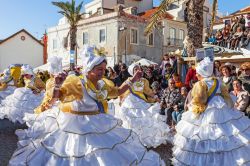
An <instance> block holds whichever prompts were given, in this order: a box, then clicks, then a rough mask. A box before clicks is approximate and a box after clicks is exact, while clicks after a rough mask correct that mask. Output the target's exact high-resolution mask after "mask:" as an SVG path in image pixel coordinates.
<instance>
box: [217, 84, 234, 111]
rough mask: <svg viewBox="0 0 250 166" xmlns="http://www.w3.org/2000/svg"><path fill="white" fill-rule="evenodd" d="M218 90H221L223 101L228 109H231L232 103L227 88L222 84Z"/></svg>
mask: <svg viewBox="0 0 250 166" xmlns="http://www.w3.org/2000/svg"><path fill="white" fill-rule="evenodd" d="M220 89H221V95H222V97H223V99H224V100H225V102H226V103H227V105H228V107H230V108H232V107H233V101H232V98H231V97H230V94H229V93H228V88H227V86H226V85H225V84H224V83H222V84H221V87H220Z"/></svg>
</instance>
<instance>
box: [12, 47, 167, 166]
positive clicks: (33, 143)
mask: <svg viewBox="0 0 250 166" xmlns="http://www.w3.org/2000/svg"><path fill="white" fill-rule="evenodd" d="M98 53H99V52H97V51H95V49H94V48H93V47H86V48H85V49H84V51H83V53H82V54H83V66H85V70H84V72H85V73H86V75H85V77H84V79H80V78H79V77H77V76H74V75H69V76H68V77H67V78H66V79H65V80H64V78H63V77H55V83H56V84H55V88H54V93H53V99H52V100H51V101H50V103H51V104H53V102H54V101H56V100H57V99H59V100H60V103H59V105H58V107H53V108H52V109H53V110H55V111H57V112H58V114H56V115H55V116H48V117H47V118H46V121H47V123H44V124H51V125H47V126H41V128H40V130H38V131H37V133H33V134H34V135H31V137H30V139H29V140H25V141H22V140H20V142H19V144H20V145H21V146H19V147H20V148H19V149H17V150H16V152H15V153H14V154H13V156H12V158H11V160H10V162H9V164H10V165H22V164H23V165H37V164H39V165H58V166H59V165H72V166H77V165H79V166H80V165H107V166H116V165H122V166H123V165H124V166H125V165H126V166H127V165H164V163H163V162H162V160H161V159H160V157H159V155H158V154H156V153H155V152H153V151H147V149H145V148H144V147H143V145H142V144H141V143H140V141H139V139H138V137H137V135H136V134H135V133H134V132H132V131H131V130H128V129H124V128H122V127H121V121H120V120H118V119H116V118H114V117H113V116H112V115H109V114H106V112H107V111H108V110H107V108H108V107H107V105H106V103H107V100H106V99H107V97H117V96H118V95H120V94H122V93H123V92H124V91H126V90H127V89H128V88H129V85H127V84H126V85H123V86H122V87H119V88H117V87H110V86H108V85H107V84H106V83H105V81H103V80H102V77H103V74H104V72H105V69H106V63H107V62H106V60H105V57H104V56H103V55H99V54H98ZM140 76H141V73H140V72H138V73H136V74H135V76H134V77H133V78H132V79H131V80H130V81H131V82H134V81H136V80H138V79H139V78H140ZM63 80H64V81H63ZM45 112H46V111H45ZM45 112H43V113H41V114H40V115H41V116H42V114H44V113H45ZM42 131H43V132H42Z"/></svg>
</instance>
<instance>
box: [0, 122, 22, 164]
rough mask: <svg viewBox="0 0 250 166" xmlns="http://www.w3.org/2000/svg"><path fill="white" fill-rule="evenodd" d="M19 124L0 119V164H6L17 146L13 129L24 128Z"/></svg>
mask: <svg viewBox="0 0 250 166" xmlns="http://www.w3.org/2000/svg"><path fill="white" fill-rule="evenodd" d="M24 127H25V126H23V125H20V124H14V123H11V122H10V121H9V120H6V119H4V120H0V140H1V141H0V166H7V165H8V161H9V159H10V158H11V155H12V154H13V152H14V151H15V149H16V148H17V136H16V135H15V130H16V129H18V128H24Z"/></svg>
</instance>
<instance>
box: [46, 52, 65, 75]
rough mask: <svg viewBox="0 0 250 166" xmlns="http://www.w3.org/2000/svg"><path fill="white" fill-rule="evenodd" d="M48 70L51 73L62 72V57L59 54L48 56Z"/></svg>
mask: <svg viewBox="0 0 250 166" xmlns="http://www.w3.org/2000/svg"><path fill="white" fill-rule="evenodd" d="M48 64H49V67H48V71H49V73H50V74H53V75H57V74H59V73H62V71H63V70H62V58H61V57H58V56H51V57H49V58H48Z"/></svg>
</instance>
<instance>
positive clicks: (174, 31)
mask: <svg viewBox="0 0 250 166" xmlns="http://www.w3.org/2000/svg"><path fill="white" fill-rule="evenodd" d="M169 38H170V39H175V38H176V30H175V29H174V28H170V30H169Z"/></svg>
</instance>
